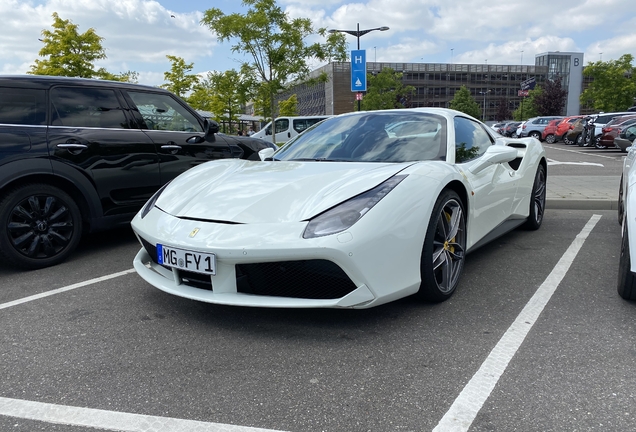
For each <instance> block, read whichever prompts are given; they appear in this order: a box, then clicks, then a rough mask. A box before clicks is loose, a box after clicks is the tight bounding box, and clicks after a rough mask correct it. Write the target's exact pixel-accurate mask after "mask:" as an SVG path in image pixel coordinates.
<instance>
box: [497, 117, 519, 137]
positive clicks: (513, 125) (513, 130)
mask: <svg viewBox="0 0 636 432" xmlns="http://www.w3.org/2000/svg"><path fill="white" fill-rule="evenodd" d="M520 124H521V122H517V121H513V122H508V123H506V124H505V125H504V127H503V128H501V132H500V133H501V135H503V136H505V137H508V138H511V137H513V136H516V135H517V128H518V127H519V125H520Z"/></svg>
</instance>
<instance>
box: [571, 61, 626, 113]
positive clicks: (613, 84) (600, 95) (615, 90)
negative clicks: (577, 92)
mask: <svg viewBox="0 0 636 432" xmlns="http://www.w3.org/2000/svg"><path fill="white" fill-rule="evenodd" d="M633 61H634V57H633V56H632V55H631V54H624V55H622V56H621V58H619V59H618V60H609V61H606V62H603V61H598V62H591V63H589V64H588V65H587V66H586V67H585V68H584V69H583V76H585V77H590V78H592V79H593V81H592V82H591V83H590V85H589V86H588V88H586V89H585V91H584V92H583V93H582V94H581V96H580V101H581V103H582V104H583V105H589V106H592V107H594V109H595V110H597V111H605V112H613V111H623V110H625V109H627V108H629V107H631V106H632V105H634V98H635V97H636V71H635V70H634V66H633V65H632V62H633Z"/></svg>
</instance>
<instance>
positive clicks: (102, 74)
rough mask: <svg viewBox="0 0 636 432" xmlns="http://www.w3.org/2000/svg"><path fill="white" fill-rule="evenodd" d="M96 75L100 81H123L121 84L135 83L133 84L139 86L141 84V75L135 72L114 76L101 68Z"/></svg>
mask: <svg viewBox="0 0 636 432" xmlns="http://www.w3.org/2000/svg"><path fill="white" fill-rule="evenodd" d="M95 75H96V76H97V77H99V78H100V79H103V80H109V81H121V82H128V83H133V84H137V83H138V82H139V73H137V72H134V71H127V72H122V73H119V74H113V73H110V72H108V71H107V70H106V69H104V68H99V69H98V70H97V71H96V73H95Z"/></svg>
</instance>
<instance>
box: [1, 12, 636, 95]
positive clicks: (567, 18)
mask: <svg viewBox="0 0 636 432" xmlns="http://www.w3.org/2000/svg"><path fill="white" fill-rule="evenodd" d="M278 5H279V6H281V7H282V8H283V9H284V10H285V11H286V12H287V13H288V14H289V16H290V17H292V18H296V17H303V18H310V19H311V20H312V22H313V24H314V27H316V28H318V27H325V28H327V29H343V30H355V29H356V25H357V24H360V29H361V30H363V29H370V28H377V27H382V26H387V27H389V28H390V30H388V31H383V32H380V31H374V32H371V33H368V34H366V35H364V36H362V37H361V38H360V44H361V48H362V49H366V51H367V61H378V62H391V63H396V62H397V63H402V62H404V63H419V62H422V63H471V64H485V63H487V64H501V65H511V64H524V65H533V64H534V58H535V55H536V54H539V53H544V52H548V51H561V52H565V51H567V52H583V53H584V64H587V63H589V62H595V61H599V60H602V61H608V60H616V59H618V58H620V57H621V56H622V55H623V54H632V55H633V56H634V57H636V1H635V0H533V1H529V0H488V1H485V0H359V1H346V0H278ZM212 7H216V8H219V9H221V10H222V11H223V12H224V13H225V14H230V13H245V12H246V11H247V8H246V7H244V6H243V5H242V2H241V1H240V0H212V1H210V0H208V1H203V0H43V1H20V0H0V17H2V21H1V22H2V27H3V28H2V29H1V30H0V74H24V73H26V72H27V71H28V70H29V69H30V65H32V64H33V62H34V60H35V59H36V58H38V52H39V50H40V49H41V48H42V42H40V41H39V40H38V38H41V32H42V30H44V29H47V30H52V27H51V25H52V23H53V18H52V14H53V13H54V12H57V13H58V15H59V16H60V17H61V18H62V19H68V20H70V21H72V22H73V23H74V24H77V25H78V26H79V29H78V30H79V32H80V33H83V32H85V31H86V30H88V29H90V28H93V29H94V30H95V32H96V33H97V34H98V35H99V36H101V37H102V38H104V40H103V41H102V46H103V47H104V48H105V51H106V55H107V58H106V59H104V60H100V61H99V62H97V63H96V67H105V68H106V70H108V71H109V72H112V73H121V72H125V71H128V70H132V71H136V72H138V73H139V82H140V83H141V84H148V85H160V84H162V83H164V76H163V73H164V72H166V71H168V70H170V62H169V61H168V59H167V58H166V55H173V56H179V57H182V58H183V59H184V60H185V61H186V63H194V67H193V69H192V72H193V73H198V74H202V75H204V74H205V73H206V72H207V71H212V70H216V71H225V70H228V69H233V68H234V69H238V68H239V64H240V61H241V60H242V59H243V58H242V57H241V56H240V55H239V54H236V53H233V52H232V50H231V46H232V42H231V41H230V42H223V43H220V42H218V40H217V38H216V36H215V35H214V34H213V33H212V32H211V31H210V30H209V29H208V28H207V27H204V26H202V25H201V24H200V20H201V18H202V16H203V12H204V11H205V10H207V9H209V8H212ZM317 40H320V38H319V37H318V36H315V37H312V38H311V39H309V40H308V42H312V43H313V42H314V41H317ZM347 42H348V44H349V49H350V50H351V49H356V38H355V37H354V36H350V35H347ZM311 66H312V67H313V68H317V67H320V66H322V64H320V63H314V64H312V65H311Z"/></svg>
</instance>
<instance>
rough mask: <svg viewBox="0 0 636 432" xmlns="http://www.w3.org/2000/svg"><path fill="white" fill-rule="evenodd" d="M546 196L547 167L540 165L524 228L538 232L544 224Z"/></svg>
mask: <svg viewBox="0 0 636 432" xmlns="http://www.w3.org/2000/svg"><path fill="white" fill-rule="evenodd" d="M545 196H546V173H545V167H544V166H543V165H541V164H539V168H537V174H536V175H535V176H534V184H533V185H532V195H531V196H530V213H529V214H528V220H527V221H526V223H525V224H524V227H525V228H526V229H529V230H538V229H539V227H540V226H541V223H542V222H543V213H544V212H545Z"/></svg>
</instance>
